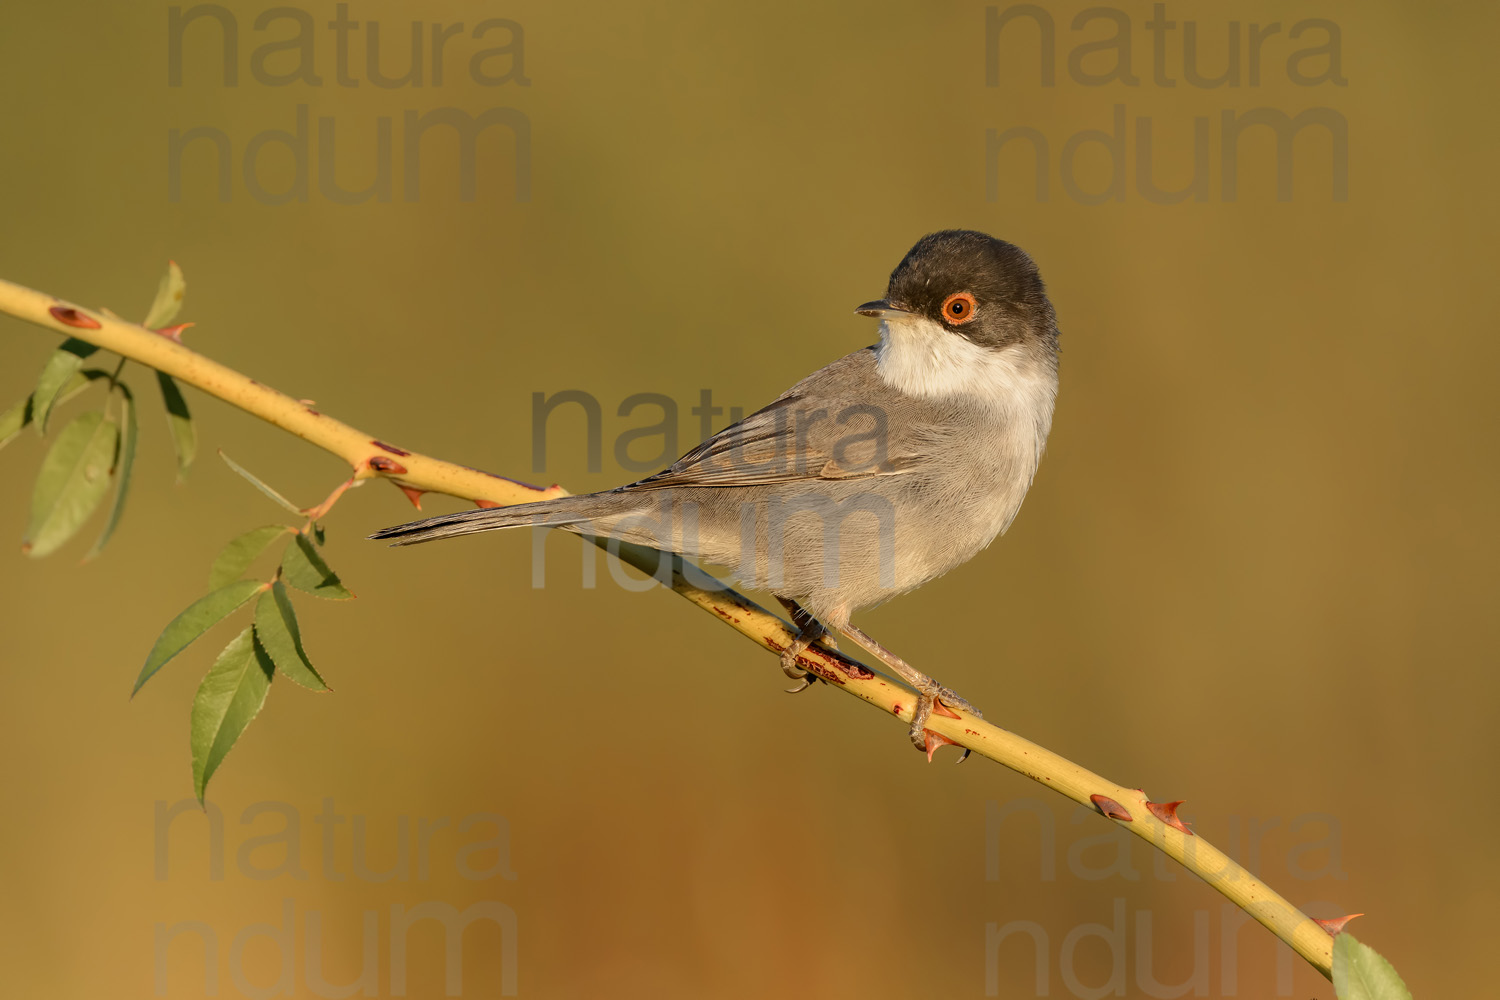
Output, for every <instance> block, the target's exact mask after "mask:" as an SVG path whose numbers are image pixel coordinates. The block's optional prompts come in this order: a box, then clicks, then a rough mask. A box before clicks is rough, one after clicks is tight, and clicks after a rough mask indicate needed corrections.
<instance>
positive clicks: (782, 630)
mask: <svg viewBox="0 0 1500 1000" xmlns="http://www.w3.org/2000/svg"><path fill="white" fill-rule="evenodd" d="M0 312H6V313H9V314H11V315H12V316H15V317H17V318H19V319H23V320H26V321H27V322H30V323H35V324H36V325H38V326H41V327H45V328H47V329H49V330H54V331H56V332H59V333H65V334H69V335H71V336H74V337H78V338H79V339H81V340H86V341H88V342H89V343H91V344H97V345H98V346H99V347H102V348H105V349H107V350H110V351H114V352H115V353H117V354H119V355H121V356H122V357H126V358H130V359H131V360H133V361H139V362H140V363H141V364H144V365H147V366H149V367H151V368H155V369H158V370H160V371H163V372H166V373H167V374H169V375H171V376H173V377H174V378H177V379H180V380H182V381H183V382H187V383H188V384H190V385H193V386H196V387H197V388H199V389H201V390H203V391H204V392H206V393H208V394H210V395H212V396H217V397H218V398H220V399H222V400H224V401H225V402H226V403H229V404H230V405H232V406H235V407H238V408H239V409H241V410H244V411H245V412H247V413H251V414H253V415H255V416H257V417H260V418H261V419H262V420H265V421H267V422H269V423H272V424H275V425H276V426H277V427H280V428H281V429H282V430H285V431H288V432H290V433H292V434H295V435H296V436H297V437H300V438H302V439H303V440H304V441H307V442H309V443H311V444H314V445H317V446H318V447H319V448H322V449H324V450H325V451H329V452H332V453H333V454H335V455H338V456H339V457H340V458H342V459H344V461H346V462H347V463H348V464H349V466H350V468H352V469H353V470H354V477H355V478H356V479H369V478H376V477H379V478H385V479H391V480H393V481H395V482H396V483H397V484H399V485H402V486H406V487H409V488H412V489H417V490H421V491H423V492H433V493H446V494H449V495H451V496H455V497H460V498H463V499H466V500H471V501H475V502H480V501H483V502H486V503H492V504H515V503H526V502H528V501H531V500H537V499H540V498H541V497H544V496H558V495H562V494H564V493H565V491H564V490H563V489H562V488H561V487H557V486H554V487H552V488H551V489H548V490H538V489H537V488H535V487H532V486H527V485H526V484H524V483H519V482H516V481H514V480H511V479H506V478H503V477H500V476H493V475H490V474H488V473H483V472H478V471H476V470H473V469H469V468H465V467H464V466H461V465H454V464H452V463H451V462H444V461H441V460H439V459H435V458H429V457H427V456H425V455H420V454H417V453H415V452H409V451H406V450H404V449H399V448H394V447H392V446H390V445H388V444H385V443H383V442H381V441H380V439H378V438H375V437H372V436H371V435H369V434H366V433H365V432H364V431H360V430H356V429H355V428H353V427H350V426H349V425H348V424H345V423H341V422H339V421H337V420H335V419H333V418H332V417H329V416H326V415H324V414H322V413H319V412H318V411H317V410H315V409H314V408H313V407H311V406H309V405H307V404H305V403H303V402H300V401H299V400H296V399H293V398H292V397H290V396H287V395H285V394H283V393H280V392H277V391H276V390H275V389H272V388H270V387H268V386H264V385H261V384H260V383H259V382H256V381H255V380H253V379H250V378H247V377H246V376H244V375H242V374H240V373H239V372H237V371H234V370H233V369H231V368H227V367H225V366H224V365H221V364H219V363H218V362H216V361H213V360H210V359H209V358H206V357H204V356H203V355H201V354H199V353H197V352H196V351H192V350H190V349H188V348H186V347H184V346H182V345H181V344H179V343H176V342H175V341H173V340H171V339H169V338H167V337H165V336H162V335H161V334H158V333H155V332H153V331H151V330H147V329H146V328H145V327H142V326H138V325H136V324H134V323H128V322H125V321H124V320H121V319H117V318H114V317H111V316H108V315H103V314H100V313H95V312H92V311H90V310H87V309H83V308H82V307H80V306H76V305H73V304H72V303H68V302H63V301H61V300H59V299H54V298H52V297H51V296H48V295H43V294H42V293H41V292H36V291H33V290H31V289H29V288H23V287H21V286H20V285H14V284H11V283H9V282H6V281H0ZM600 544H606V543H603V542H601V543H600ZM609 547H610V548H611V550H612V551H613V549H614V546H613V545H610V546H609ZM618 554H619V557H620V558H621V559H622V560H624V561H625V562H627V563H629V564H630V565H632V566H635V567H636V568H637V569H640V570H642V571H643V572H646V573H650V574H655V573H656V572H657V569H658V566H659V565H660V559H661V557H662V553H659V552H657V551H655V550H654V549H647V548H642V547H640V546H635V545H628V544H627V545H620V546H619V551H618ZM669 558H671V560H672V562H671V570H672V574H671V576H672V584H671V586H672V589H673V590H675V591H676V592H677V593H678V594H680V595H682V596H683V597H685V598H687V599H688V600H689V601H692V602H693V603H694V604H696V605H698V606H699V607H700V608H703V609H704V610H706V611H709V612H711V613H713V614H715V615H717V616H718V617H719V618H720V619H722V620H723V621H724V622H725V623H726V624H728V625H729V626H730V627H731V628H733V629H735V630H737V631H738V632H740V633H741V634H742V635H745V636H747V637H748V638H750V639H751V640H753V641H754V642H756V643H757V644H759V645H760V646H762V647H763V648H765V649H768V650H771V651H772V652H775V653H779V652H780V651H781V650H782V649H784V648H785V647H786V644H787V643H789V642H790V641H791V639H792V632H791V631H790V630H789V628H788V626H787V624H786V623H785V622H783V621H782V620H781V619H780V618H778V617H776V616H775V615H773V614H771V613H769V612H767V611H766V610H765V609H764V608H761V607H760V606H759V605H757V604H755V603H754V602H752V601H750V600H749V599H748V598H746V597H744V596H742V595H740V594H738V593H736V592H735V591H733V590H729V589H727V588H721V587H713V586H711V585H708V584H707V583H706V581H707V580H708V578H707V576H706V575H705V574H703V573H702V572H701V571H698V570H696V568H694V567H692V566H691V565H690V564H686V563H684V562H683V561H682V560H681V559H680V558H678V557H676V556H670V557H669ZM663 575H665V574H663ZM699 584H703V585H702V586H700V585H699ZM799 662H800V664H801V665H802V666H803V667H805V668H806V669H808V670H810V671H812V672H813V673H815V674H817V675H818V676H819V677H821V678H823V679H824V680H826V681H828V682H829V685H830V686H831V687H835V688H838V689H839V690H842V691H844V692H847V693H848V694H852V695H854V696H855V697H856V698H859V699H861V700H862V701H865V702H867V703H868V704H870V705H873V706H875V707H876V708H878V709H880V710H881V711H883V712H886V713H887V714H890V715H892V716H894V717H896V718H899V719H901V720H903V721H905V722H907V723H909V722H910V721H911V715H912V711H913V710H914V708H915V698H914V697H913V696H912V693H911V692H910V691H909V690H907V689H906V688H904V687H902V686H900V685H899V684H897V683H896V682H895V681H892V680H888V679H887V678H885V677H883V676H881V675H879V674H876V673H874V672H873V671H871V670H869V669H868V668H866V667H865V666H863V665H862V664H860V663H858V662H856V661H854V660H851V659H849V658H848V657H845V656H843V655H842V654H840V653H838V652H835V651H832V650H827V649H823V648H821V647H814V648H812V649H809V650H808V651H807V652H806V653H805V654H803V656H802V657H801V659H800V660H799ZM777 676H780V674H779V673H778V675H777ZM928 728H929V729H930V730H931V731H933V732H935V733H937V734H938V735H940V736H941V737H943V738H944V739H945V740H947V741H949V742H951V743H953V744H955V745H957V746H960V747H965V748H967V749H970V750H973V751H974V752H975V753H977V754H982V755H983V756H985V757H988V758H990V759H991V760H994V761H997V762H999V763H1001V764H1004V765H1005V766H1006V767H1009V768H1011V769H1012V770H1015V771H1019V772H1020V773H1021V774H1024V775H1026V776H1027V777H1028V778H1031V779H1033V780H1035V781H1038V782H1040V783H1041V784H1043V785H1046V786H1047V787H1048V788H1051V789H1054V790H1055V791H1058V792H1060V793H1062V794H1063V795H1066V796H1067V797H1068V798H1070V799H1072V800H1073V801H1075V802H1079V803H1082V804H1083V805H1086V806H1090V807H1091V808H1094V809H1097V810H1098V811H1100V812H1101V813H1103V814H1104V815H1106V816H1108V817H1110V819H1111V821H1112V822H1114V823H1117V824H1118V825H1120V826H1123V827H1124V828H1125V829H1127V830H1129V831H1130V832H1131V833H1134V834H1136V835H1137V836H1139V837H1142V838H1144V839H1145V840H1146V841H1148V842H1149V843H1151V844H1152V846H1154V847H1156V848H1157V849H1158V850H1161V851H1163V852H1165V853H1166V854H1168V855H1169V856H1171V857H1172V858H1174V859H1176V860H1177V861H1179V862H1181V863H1182V865H1183V866H1184V867H1186V868H1187V869H1188V870H1189V871H1191V872H1193V873H1194V874H1195V875H1197V876H1198V877H1199V878H1201V879H1203V880H1204V881H1205V882H1207V883H1208V884H1209V885H1211V886H1213V887H1214V888H1215V889H1217V890H1218V891H1219V892H1221V893H1223V894H1224V895H1225V896H1226V897H1227V898H1228V899H1229V900H1230V901H1231V902H1233V903H1234V904H1235V905H1236V906H1238V907H1240V908H1241V909H1243V910H1244V911H1245V912H1246V913H1248V914H1249V915H1250V916H1252V917H1254V918H1255V919H1256V920H1258V921H1260V922H1261V923H1262V924H1264V925H1265V926H1266V927H1267V928H1269V929H1270V931H1271V932H1272V933H1273V934H1275V935H1276V936H1277V937H1279V938H1281V939H1282V940H1283V941H1285V942H1286V943H1287V944H1289V945H1291V946H1292V948H1293V949H1294V950H1295V951H1296V952H1297V954H1299V955H1301V956H1302V957H1303V958H1305V959H1307V961H1308V962H1310V963H1311V964H1312V965H1313V967H1314V968H1316V969H1317V970H1318V971H1319V972H1321V973H1322V974H1323V975H1325V976H1328V977H1330V978H1331V977H1332V975H1333V938H1332V936H1331V935H1330V934H1329V933H1328V932H1327V931H1326V930H1324V929H1323V927H1322V926H1320V925H1319V923H1318V922H1317V921H1315V920H1313V919H1312V918H1310V917H1308V916H1306V915H1305V914H1303V913H1302V912H1301V911H1300V910H1298V909H1297V908H1296V907H1295V906H1293V905H1292V904H1291V903H1289V902H1287V901H1286V900H1285V899H1284V898H1282V897H1281V896H1280V895H1278V894H1277V893H1276V892H1275V891H1273V890H1272V889H1271V888H1270V887H1269V886H1267V885H1266V884H1265V883H1263V882H1261V881H1260V880H1259V879H1257V878H1255V877H1254V876H1253V875H1251V874H1250V873H1249V872H1248V871H1246V870H1245V869H1244V868H1242V867H1241V866H1240V865H1238V864H1236V863H1235V862H1234V861H1233V860H1232V859H1230V858H1229V857H1228V856H1227V855H1225V854H1224V853H1223V852H1222V851H1220V850H1218V849H1217V848H1215V847H1213V846H1212V845H1211V844H1209V843H1208V842H1207V841H1205V840H1204V839H1203V838H1202V837H1198V836H1194V835H1193V834H1192V833H1190V832H1188V831H1187V828H1186V827H1185V826H1183V825H1182V824H1181V823H1180V821H1178V820H1177V818H1176V815H1175V812H1174V811H1173V808H1172V806H1173V805H1175V804H1168V805H1163V804H1161V803H1152V802H1150V801H1149V800H1148V799H1147V797H1146V795H1145V793H1144V792H1142V791H1141V790H1140V789H1135V788H1126V787H1124V786H1122V785H1117V784H1115V783H1114V782H1112V781H1107V780H1106V779H1104V778H1102V777H1100V776H1099V775H1097V774H1094V773H1093V772H1092V771H1089V770H1087V769H1086V768H1083V767H1079V766H1078V765H1077V764H1074V763H1073V762H1072V761H1070V760H1068V759H1067V758H1065V757H1062V756H1060V755H1058V754H1055V753H1053V752H1052V751H1050V750H1048V749H1046V748H1045V747H1041V746H1038V745H1037V744H1035V743H1032V742H1030V741H1029V740H1026V739H1023V738H1021V737H1020V736H1017V735H1015V734H1014V733H1009V732H1006V731H1005V730H1003V729H1000V728H999V727H997V726H994V725H991V724H990V723H988V722H985V721H984V720H982V719H976V718H974V717H972V716H969V715H967V714H963V715H960V717H958V718H947V717H943V716H941V715H938V714H936V713H935V714H934V715H933V716H932V719H931V721H930V722H929V723H928Z"/></svg>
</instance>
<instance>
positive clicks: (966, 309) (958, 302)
mask: <svg viewBox="0 0 1500 1000" xmlns="http://www.w3.org/2000/svg"><path fill="white" fill-rule="evenodd" d="M976 305H977V303H976V302H975V301H974V296H972V295H970V294H969V293H968V292H954V293H953V294H952V295H950V296H948V297H947V298H946V299H944V300H943V319H944V320H945V321H946V322H949V323H954V324H957V323H967V322H968V321H969V320H971V319H973V318H974V307H975V306H976Z"/></svg>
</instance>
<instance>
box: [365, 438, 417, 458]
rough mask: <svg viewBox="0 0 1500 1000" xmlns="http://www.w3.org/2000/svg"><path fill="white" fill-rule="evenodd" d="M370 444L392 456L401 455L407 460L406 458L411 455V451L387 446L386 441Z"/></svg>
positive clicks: (391, 445) (390, 445)
mask: <svg viewBox="0 0 1500 1000" xmlns="http://www.w3.org/2000/svg"><path fill="white" fill-rule="evenodd" d="M370 443H371V444H373V445H374V446H375V447H377V448H380V449H381V450H383V451H388V452H390V453H391V454H392V455H400V456H401V457H402V458H405V457H406V456H408V455H410V454H411V452H409V451H403V450H402V449H400V448H397V447H396V446H395V445H393V444H386V443H385V442H384V441H371V442H370Z"/></svg>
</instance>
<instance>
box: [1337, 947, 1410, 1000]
mask: <svg viewBox="0 0 1500 1000" xmlns="http://www.w3.org/2000/svg"><path fill="white" fill-rule="evenodd" d="M1333 992H1334V994H1335V995H1336V996H1337V997H1338V998H1339V1000H1411V991H1410V990H1408V989H1407V988H1406V984H1405V983H1404V982H1402V981H1401V977H1400V976H1399V975H1397V974H1396V970H1395V968H1394V967H1392V965H1391V963H1390V962H1387V961H1386V960H1385V959H1384V958H1382V957H1381V956H1380V953H1379V952H1377V951H1376V950H1375V949H1374V948H1371V947H1370V946H1369V945H1367V944H1361V943H1360V942H1358V941H1356V940H1355V939H1354V938H1353V936H1352V935H1350V934H1347V933H1343V934H1339V935H1338V936H1337V937H1335V938H1334V939H1333Z"/></svg>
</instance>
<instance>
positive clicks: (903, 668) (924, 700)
mask: <svg viewBox="0 0 1500 1000" xmlns="http://www.w3.org/2000/svg"><path fill="white" fill-rule="evenodd" d="M839 628H840V629H841V630H842V631H843V632H844V633H845V634H846V635H848V636H849V638H851V639H853V640H854V641H855V642H857V643H859V644H860V645H861V646H863V647H864V648H865V649H867V650H869V651H870V652H871V653H872V654H874V655H875V657H876V659H878V660H880V662H881V663H884V664H885V665H886V666H888V667H890V668H891V669H892V670H893V671H895V672H896V674H897V676H899V677H900V678H901V679H902V680H903V681H905V682H906V683H908V684H910V685H911V686H912V687H913V688H914V689H915V690H916V692H917V707H916V709H915V710H914V711H913V712H912V717H911V727H910V729H908V730H907V735H908V736H909V737H910V738H911V742H912V745H913V746H915V747H916V748H917V749H918V750H921V751H922V752H923V753H925V754H927V759H928V760H931V759H932V752H933V751H934V750H936V749H937V748H938V747H939V746H941V745H942V744H944V743H952V742H953V741H952V740H950V739H948V738H947V737H945V736H942V735H941V734H939V733H935V732H933V731H932V730H930V729H928V728H927V722H928V720H930V719H931V718H932V717H933V715H941V716H946V717H947V718H950V719H957V718H959V717H960V716H959V714H958V712H955V711H954V709H958V710H960V711H964V712H968V713H969V714H970V715H972V716H974V717H975V718H978V719H982V718H984V716H983V715H981V714H980V712H979V709H977V708H975V707H974V706H973V705H971V704H969V702H968V701H967V700H966V699H964V698H963V697H961V696H960V695H958V694H957V693H956V692H954V691H953V690H951V689H950V688H945V687H943V686H942V685H941V684H939V683H938V682H937V681H935V680H933V679H932V678H931V677H928V676H927V675H926V674H924V673H922V671H920V670H918V669H917V668H916V667H913V666H912V665H911V664H909V663H907V662H906V661H905V660H903V659H901V657H899V656H897V655H896V654H895V653H892V652H891V651H890V650H889V649H886V648H885V647H884V646H882V645H881V644H880V643H878V642H876V641H875V640H874V638H872V637H871V636H870V635H869V634H868V633H866V632H864V631H862V630H860V629H858V628H856V627H855V626H853V625H851V624H849V623H848V622H844V623H843V624H841V625H840V626H839ZM969 752H970V751H969V749H968V748H967V747H965V748H964V753H963V756H962V757H960V758H959V761H960V762H963V761H965V760H968V759H969Z"/></svg>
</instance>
